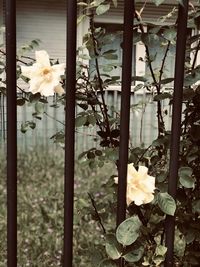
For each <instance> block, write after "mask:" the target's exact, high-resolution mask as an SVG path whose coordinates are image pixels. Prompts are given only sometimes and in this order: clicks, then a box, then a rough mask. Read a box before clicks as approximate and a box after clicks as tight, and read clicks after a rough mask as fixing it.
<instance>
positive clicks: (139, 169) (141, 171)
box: [138, 166, 148, 177]
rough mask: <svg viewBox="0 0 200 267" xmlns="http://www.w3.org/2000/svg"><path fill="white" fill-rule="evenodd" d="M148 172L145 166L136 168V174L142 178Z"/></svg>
mask: <svg viewBox="0 0 200 267" xmlns="http://www.w3.org/2000/svg"><path fill="white" fill-rule="evenodd" d="M147 172H148V168H147V167H145V166H139V168H138V173H139V175H140V176H142V177H144V176H145V175H147Z"/></svg>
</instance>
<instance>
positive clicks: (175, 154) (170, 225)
mask: <svg viewBox="0 0 200 267" xmlns="http://www.w3.org/2000/svg"><path fill="white" fill-rule="evenodd" d="M187 16H188V0H183V6H182V5H179V13H178V29H177V45H176V63H175V81H174V96H173V113H172V134H171V147H170V164H169V184H168V192H169V194H170V195H171V196H172V197H173V198H174V199H175V198H176V191H177V176H178V168H179V144H180V135H181V112H182V95H183V82H184V64H185V50H186V37H187ZM165 233H166V247H167V255H166V261H165V267H172V266H174V263H173V250H174V234H175V217H174V216H167V218H166V229H165Z"/></svg>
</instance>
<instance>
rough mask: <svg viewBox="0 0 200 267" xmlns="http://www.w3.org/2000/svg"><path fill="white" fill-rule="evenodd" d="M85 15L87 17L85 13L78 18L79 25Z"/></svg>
mask: <svg viewBox="0 0 200 267" xmlns="http://www.w3.org/2000/svg"><path fill="white" fill-rule="evenodd" d="M86 5H87V4H86ZM85 17H86V15H85V14H83V15H81V16H79V17H78V18H77V25H79V24H80V23H81V22H82V20H83V19H84V18H85Z"/></svg>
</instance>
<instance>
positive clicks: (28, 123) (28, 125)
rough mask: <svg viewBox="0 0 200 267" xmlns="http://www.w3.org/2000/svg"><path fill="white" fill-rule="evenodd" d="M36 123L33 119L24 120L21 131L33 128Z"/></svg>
mask: <svg viewBox="0 0 200 267" xmlns="http://www.w3.org/2000/svg"><path fill="white" fill-rule="evenodd" d="M35 127H36V123H35V122H33V121H26V122H24V123H22V124H21V132H22V133H25V132H26V131H27V130H28V129H29V128H31V129H35Z"/></svg>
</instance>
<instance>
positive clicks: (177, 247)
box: [174, 229, 186, 257]
mask: <svg viewBox="0 0 200 267" xmlns="http://www.w3.org/2000/svg"><path fill="white" fill-rule="evenodd" d="M185 247H186V239H185V236H184V235H183V234H182V233H181V232H180V231H179V230H178V229H176V230H175V239H174V254H175V255H176V256H178V257H183V256H184V254H185Z"/></svg>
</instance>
